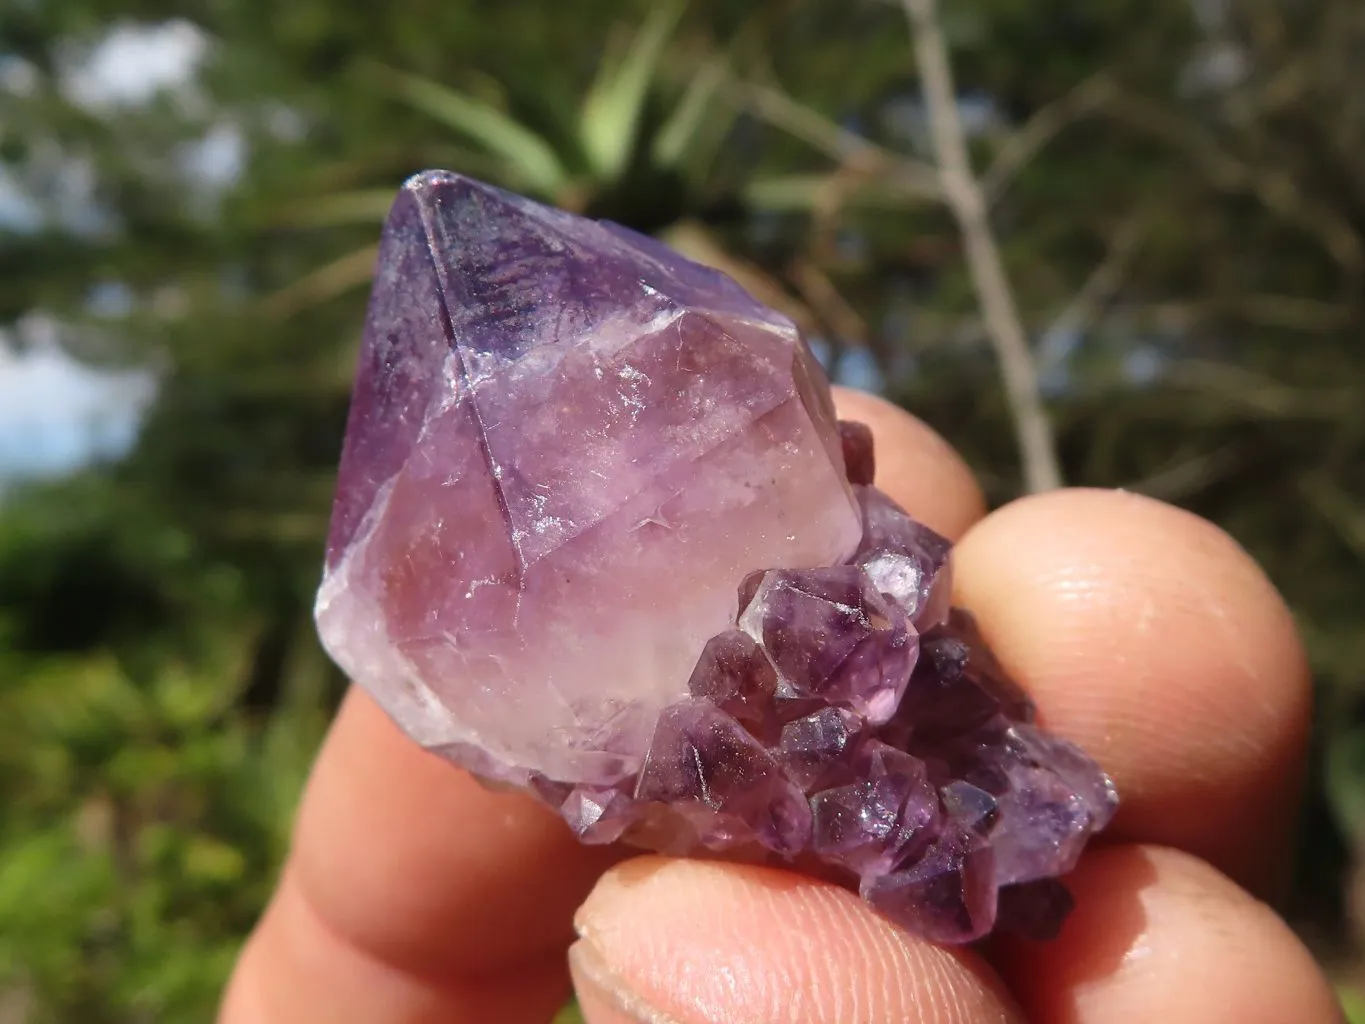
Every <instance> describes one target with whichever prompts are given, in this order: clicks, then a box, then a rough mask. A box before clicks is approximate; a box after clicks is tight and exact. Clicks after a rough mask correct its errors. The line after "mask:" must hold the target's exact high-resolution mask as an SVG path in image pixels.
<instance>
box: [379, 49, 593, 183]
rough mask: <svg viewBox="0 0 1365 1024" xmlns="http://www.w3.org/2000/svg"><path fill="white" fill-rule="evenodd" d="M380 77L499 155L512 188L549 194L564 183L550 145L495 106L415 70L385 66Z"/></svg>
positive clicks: (565, 177) (565, 178)
mask: <svg viewBox="0 0 1365 1024" xmlns="http://www.w3.org/2000/svg"><path fill="white" fill-rule="evenodd" d="M385 77H386V78H387V79H388V80H389V82H390V84H391V86H392V88H393V91H394V92H395V93H396V94H397V95H399V96H401V97H402V98H403V99H404V100H406V101H407V102H408V103H409V104H411V105H412V106H413V107H415V108H417V109H418V110H421V111H422V112H423V113H426V114H429V115H431V116H432V117H434V118H435V119H436V120H438V121H440V122H441V123H442V124H444V125H446V126H447V127H449V128H453V129H454V130H455V131H457V132H460V133H461V134H463V135H465V136H467V137H468V138H470V139H472V140H473V141H475V142H477V143H478V144H479V145H481V146H482V147H483V148H484V149H486V150H488V151H489V152H490V153H492V154H494V155H495V156H498V157H500V158H502V160H503V161H504V162H505V163H506V165H507V167H506V171H507V176H508V179H509V181H510V182H512V183H514V184H515V185H516V186H517V187H520V188H524V189H525V190H527V191H531V192H535V193H538V194H539V195H541V196H543V197H546V198H553V197H554V196H555V195H557V194H558V193H559V192H560V191H561V190H562V189H563V188H564V187H565V186H566V185H567V184H568V182H569V175H568V173H567V172H566V171H565V169H564V165H563V163H562V162H561V161H560V159H559V157H558V156H557V155H556V154H555V151H554V149H553V147H551V145H550V144H549V143H548V142H546V141H545V140H544V139H543V138H541V136H539V135H538V134H536V133H535V132H534V131H532V130H531V129H530V128H527V127H526V126H525V125H523V124H521V123H520V122H518V121H517V120H516V119H514V118H512V117H510V116H508V115H507V114H505V113H503V112H502V111H501V110H499V109H498V108H497V107H494V106H492V105H491V104H488V103H485V102H484V101H483V100H481V99H478V98H476V97H473V96H468V95H465V94H464V93H460V92H456V91H455V90H454V89H450V88H448V87H446V86H444V85H442V84H440V83H439V82H434V81H432V80H431V79H429V78H422V77H420V76H418V75H409V74H405V73H404V72H401V71H388V72H386V73H385Z"/></svg>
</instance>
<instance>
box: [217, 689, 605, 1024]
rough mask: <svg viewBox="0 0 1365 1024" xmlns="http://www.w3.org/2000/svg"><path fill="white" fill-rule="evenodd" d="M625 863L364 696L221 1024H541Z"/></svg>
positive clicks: (299, 832) (340, 733)
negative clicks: (589, 919) (603, 884)
mask: <svg viewBox="0 0 1365 1024" xmlns="http://www.w3.org/2000/svg"><path fill="white" fill-rule="evenodd" d="M614 856H615V855H614V854H613V852H612V851H610V850H607V849H603V848H601V847H588V846H583V845H581V844H579V843H578V842H577V841H576V840H575V839H574V837H573V836H572V834H571V833H570V832H569V831H568V829H566V828H565V827H564V826H563V824H562V823H561V822H559V821H558V820H557V819H556V818H554V817H553V816H552V815H551V814H550V813H549V812H547V811H546V810H545V809H544V808H542V807H540V806H539V805H537V804H535V803H534V802H533V801H531V800H530V799H529V798H528V797H524V796H520V795H514V794H499V793H493V792H490V791H488V790H486V789H484V788H483V787H482V786H480V785H479V784H478V783H477V782H475V781H474V779H473V778H471V777H470V776H469V775H468V774H466V773H465V772H462V771H458V770H456V769H455V768H454V767H452V766H451V765H450V764H449V763H447V762H445V761H442V760H440V759H438V758H436V757H435V756H433V755H431V754H428V753H426V752H425V751H423V750H422V749H421V748H420V747H418V746H417V745H416V744H415V743H413V742H412V741H411V740H410V739H408V738H407V737H406V736H404V735H403V734H402V733H400V732H399V731H398V729H397V727H396V726H394V725H393V723H392V722H391V721H390V720H389V719H388V717H387V716H385V715H384V713H383V712H382V711H380V710H379V708H378V706H377V705H375V703H374V702H373V701H372V700H371V699H370V698H369V697H368V696H367V695H365V694H364V693H363V692H362V691H360V690H352V692H351V693H350V694H348V696H347V698H346V700H345V702H344V703H343V705H342V708H341V711H340V713H339V714H338V716H337V719H336V722H335V723H334V724H333V726H332V730H331V733H330V735H329V736H328V738H327V741H326V743H325V744H324V745H323V748H322V751H321V752H320V753H319V755H318V761H317V764H316V766H315V767H314V771H313V775H312V778H311V779H310V781H309V784H308V787H307V791H306V793H305V795H304V800H303V804H302V807H301V810H300V813H299V818H298V822H297V824H296V826H295V833H294V843H293V849H292V850H291V852H290V855H289V860H288V865H287V867H286V870H285V872H284V875H283V877H282V879H281V882H280V886H279V890H278V891H277V893H276V895H275V897H274V899H273V900H272V903H271V906H270V909H269V911H268V912H267V913H266V915H265V917H264V918H263V919H262V921H261V924H260V926H259V927H258V928H257V930H256V933H255V934H254V936H253V937H252V939H251V942H250V944H249V946H248V948H247V950H246V951H245V953H244V954H243V957H242V959H241V962H240V964H239V965H238V970H237V972H236V976H235V978H234V981H233V985H232V988H231V992H230V997H229V999H228V1002H227V1005H226V1008H225V1010H224V1020H225V1021H228V1022H231V1024H238V1022H242V1024H246V1022H251V1024H273V1022H276V1021H288V1022H291V1024H292V1022H299V1024H306V1022H310V1021H336V1022H339V1024H340V1022H345V1021H366V1022H374V1024H384V1022H388V1021H404V1022H408V1021H413V1022H416V1021H428V1020H431V1021H437V1020H440V1021H455V1022H458V1021H465V1020H470V1021H482V1020H498V1021H507V1022H509V1024H515V1022H518V1021H522V1020H526V1021H543V1020H544V1019H545V1018H546V1017H547V1016H548V1015H549V1013H550V1012H553V1007H554V1006H555V1005H556V1004H557V1003H558V1002H559V1001H561V1000H562V998H563V996H564V993H565V992H566V990H567V979H566V976H565V973H564V967H563V950H564V947H565V946H566V945H567V944H568V942H569V941H570V939H571V937H572V924H571V922H572V916H573V911H574V908H575V907H576V906H577V905H578V904H579V903H580V902H581V901H582V899H583V897H584V896H585V895H586V894H587V892H588V890H589V889H590V888H591V886H592V884H593V882H594V881H595V880H596V878H597V876H598V874H600V872H601V871H602V870H603V869H604V868H605V867H606V866H607V865H608V864H609V863H610V861H611V859H613V858H614ZM509 972H511V973H515V974H516V979H515V984H513V985H506V984H504V982H505V981H506V979H505V978H503V977H501V976H502V975H506V974H508V973H509ZM506 993H511V995H510V996H507V995H506ZM499 1000H501V1002H500V1003H499V1005H498V1009H497V1012H484V1011H487V1010H488V1009H489V1006H490V1003H496V1002H499ZM239 1006H241V1007H245V1006H257V1007H260V1008H262V1009H261V1012H256V1013H246V1012H245V1011H241V1012H238V1011H237V1007H239ZM547 1007H548V1008H549V1009H548V1010H547V1009H546V1008H547Z"/></svg>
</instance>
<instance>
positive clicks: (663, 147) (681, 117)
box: [652, 57, 734, 167]
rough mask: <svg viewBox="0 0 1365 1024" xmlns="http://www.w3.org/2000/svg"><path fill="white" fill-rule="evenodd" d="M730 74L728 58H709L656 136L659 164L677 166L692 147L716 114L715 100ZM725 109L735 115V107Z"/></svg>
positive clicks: (655, 158) (655, 150)
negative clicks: (703, 127)
mask: <svg viewBox="0 0 1365 1024" xmlns="http://www.w3.org/2000/svg"><path fill="white" fill-rule="evenodd" d="M728 76H729V68H728V67H727V66H726V63H725V61H724V60H723V59H722V58H719V57H717V58H716V59H714V60H711V61H708V62H707V63H706V65H705V66H704V67H703V68H702V69H701V71H700V72H699V73H698V74H697V75H695V76H694V77H693V78H692V80H691V81H690V82H689V83H688V86H687V91H686V92H684V93H683V97H682V99H681V100H679V101H678V105H677V106H676V107H675V108H674V109H673V113H672V114H671V115H669V118H668V120H667V121H665V122H664V125H663V127H662V128H660V129H659V134H658V136H656V137H655V139H654V147H653V153H652V156H653V158H654V162H655V163H656V164H657V165H658V166H660V167H675V166H677V165H678V164H680V163H681V162H682V161H683V159H684V158H685V157H686V156H687V155H688V153H689V152H690V151H691V150H692V146H693V143H694V142H695V140H696V138H697V135H698V133H699V132H700V131H701V129H702V126H703V125H705V124H707V123H708V120H709V118H710V117H714V116H715V115H716V105H715V104H714V103H713V102H712V101H713V100H714V99H715V98H716V93H717V91H718V90H719V89H720V87H721V85H723V84H724V82H725V79H726V78H727V77H728ZM723 109H724V110H725V111H726V112H727V113H728V114H729V116H730V117H732V118H733V116H734V108H733V107H732V106H730V105H728V104H727V105H726V106H725V107H724V108H723Z"/></svg>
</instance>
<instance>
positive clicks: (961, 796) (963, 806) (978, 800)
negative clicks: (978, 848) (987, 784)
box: [939, 779, 1000, 836]
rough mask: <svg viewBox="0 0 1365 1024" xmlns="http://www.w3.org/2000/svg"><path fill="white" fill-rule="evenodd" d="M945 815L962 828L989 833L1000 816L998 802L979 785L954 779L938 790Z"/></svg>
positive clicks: (983, 833) (982, 833) (984, 833)
mask: <svg viewBox="0 0 1365 1024" xmlns="http://www.w3.org/2000/svg"><path fill="white" fill-rule="evenodd" d="M939 798H940V800H941V801H942V803H943V814H944V816H945V817H947V818H949V819H951V820H952V821H954V822H956V823H957V824H958V825H960V826H962V827H963V828H969V829H971V830H972V831H973V832H979V833H980V834H981V835H983V836H985V835H990V833H991V830H992V829H994V828H995V823H996V821H998V820H999V818H1000V802H999V801H998V800H997V799H996V798H995V797H993V796H992V795H991V794H990V793H988V792H986V791H985V790H984V789H982V788H981V787H980V786H973V785H972V784H971V783H970V782H967V781H966V780H965V779H954V780H953V781H951V782H949V783H947V784H946V785H944V786H943V787H942V788H941V789H940V790H939Z"/></svg>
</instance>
